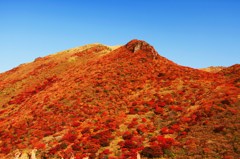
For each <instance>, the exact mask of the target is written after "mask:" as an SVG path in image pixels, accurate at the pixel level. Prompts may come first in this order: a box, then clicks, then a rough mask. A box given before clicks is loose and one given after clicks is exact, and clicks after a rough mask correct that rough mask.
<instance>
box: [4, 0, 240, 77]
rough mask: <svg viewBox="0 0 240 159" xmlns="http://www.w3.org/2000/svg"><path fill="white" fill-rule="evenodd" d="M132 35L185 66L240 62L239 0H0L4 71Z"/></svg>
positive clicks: (125, 41)
mask: <svg viewBox="0 0 240 159" xmlns="http://www.w3.org/2000/svg"><path fill="white" fill-rule="evenodd" d="M131 39H141V40H145V41H147V42H148V43H150V44H151V45H153V46H154V47H155V48H156V50H157V51H158V53H159V54H160V55H162V56H164V57H167V58H168V59H170V60H172V61H174V62H176V63H178V64H180V65H184V66H190V67H194V68H201V67H208V66H211V65H215V66H219V65H221V66H230V65H233V64H235V63H240V0H0V55H1V56H0V72H3V71H6V70H9V69H11V68H13V67H16V66H18V65H19V64H21V63H25V62H30V61H33V60H34V59H35V58H36V57H40V56H46V55H48V54H51V53H55V52H58V51H62V50H65V49H69V48H72V47H77V46H82V45H85V44H89V43H96V42H99V43H102V44H106V45H119V44H125V43H127V42H128V41H130V40H131Z"/></svg>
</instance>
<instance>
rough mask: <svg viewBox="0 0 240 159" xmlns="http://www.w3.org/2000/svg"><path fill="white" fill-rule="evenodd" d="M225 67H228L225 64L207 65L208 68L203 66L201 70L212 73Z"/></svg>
mask: <svg viewBox="0 0 240 159" xmlns="http://www.w3.org/2000/svg"><path fill="white" fill-rule="evenodd" d="M224 68H226V67H223V66H210V67H207V68H201V69H200V70H203V71H207V72H212V73H217V72H219V71H221V70H222V69H224Z"/></svg>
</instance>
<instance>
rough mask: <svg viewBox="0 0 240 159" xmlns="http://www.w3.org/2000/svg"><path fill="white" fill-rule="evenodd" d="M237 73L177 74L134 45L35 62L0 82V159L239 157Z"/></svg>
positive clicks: (95, 47)
mask: <svg viewBox="0 0 240 159" xmlns="http://www.w3.org/2000/svg"><path fill="white" fill-rule="evenodd" d="M239 70H240V65H234V66H232V67H229V68H225V69H223V70H221V71H220V72H218V73H208V72H205V71H201V70H197V69H193V68H189V67H183V66H180V65H178V64H176V63H174V62H172V61H170V60H168V59H166V58H164V57H162V56H160V55H159V54H158V53H157V52H156V50H155V49H154V48H153V47H152V46H151V45H149V44H148V43H146V42H144V41H140V40H132V41H130V42H129V43H127V44H126V45H124V46H120V47H109V46H105V45H102V44H91V45H86V46H83V47H79V48H74V49H70V50H66V51H63V52H59V53H56V54H53V55H49V56H46V57H40V58H37V59H36V60H35V61H34V62H32V63H28V64H23V65H20V66H19V67H17V68H14V69H12V70H10V71H8V72H5V73H2V74H0V158H13V157H14V156H16V153H18V154H19V155H20V154H21V155H22V156H24V155H25V156H26V155H27V154H30V152H31V151H32V150H33V149H35V150H36V151H37V153H36V154H37V157H39V158H40V157H42V158H44V157H45V158H61V157H63V158H66V159H67V158H71V157H72V158H76V159H81V158H84V157H89V158H100V159H105V158H109V159H121V158H122V159H125V158H132V159H134V158H136V156H137V153H139V154H140V156H141V157H142V158H153V157H155V158H182V159H186V158H225V159H234V158H239V157H240V155H239V154H240V131H239V130H240V115H239V110H240V73H239Z"/></svg>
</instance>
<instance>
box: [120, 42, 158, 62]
mask: <svg viewBox="0 0 240 159" xmlns="http://www.w3.org/2000/svg"><path fill="white" fill-rule="evenodd" d="M125 47H126V48H127V49H128V50H129V51H131V52H133V53H135V52H138V51H139V50H141V51H144V52H149V53H152V55H153V58H156V56H157V55H158V53H157V51H156V50H155V49H154V47H153V46H151V45H150V44H148V43H147V42H145V41H143V40H137V39H134V40H131V41H130V42H128V43H127V44H126V45H125Z"/></svg>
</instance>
